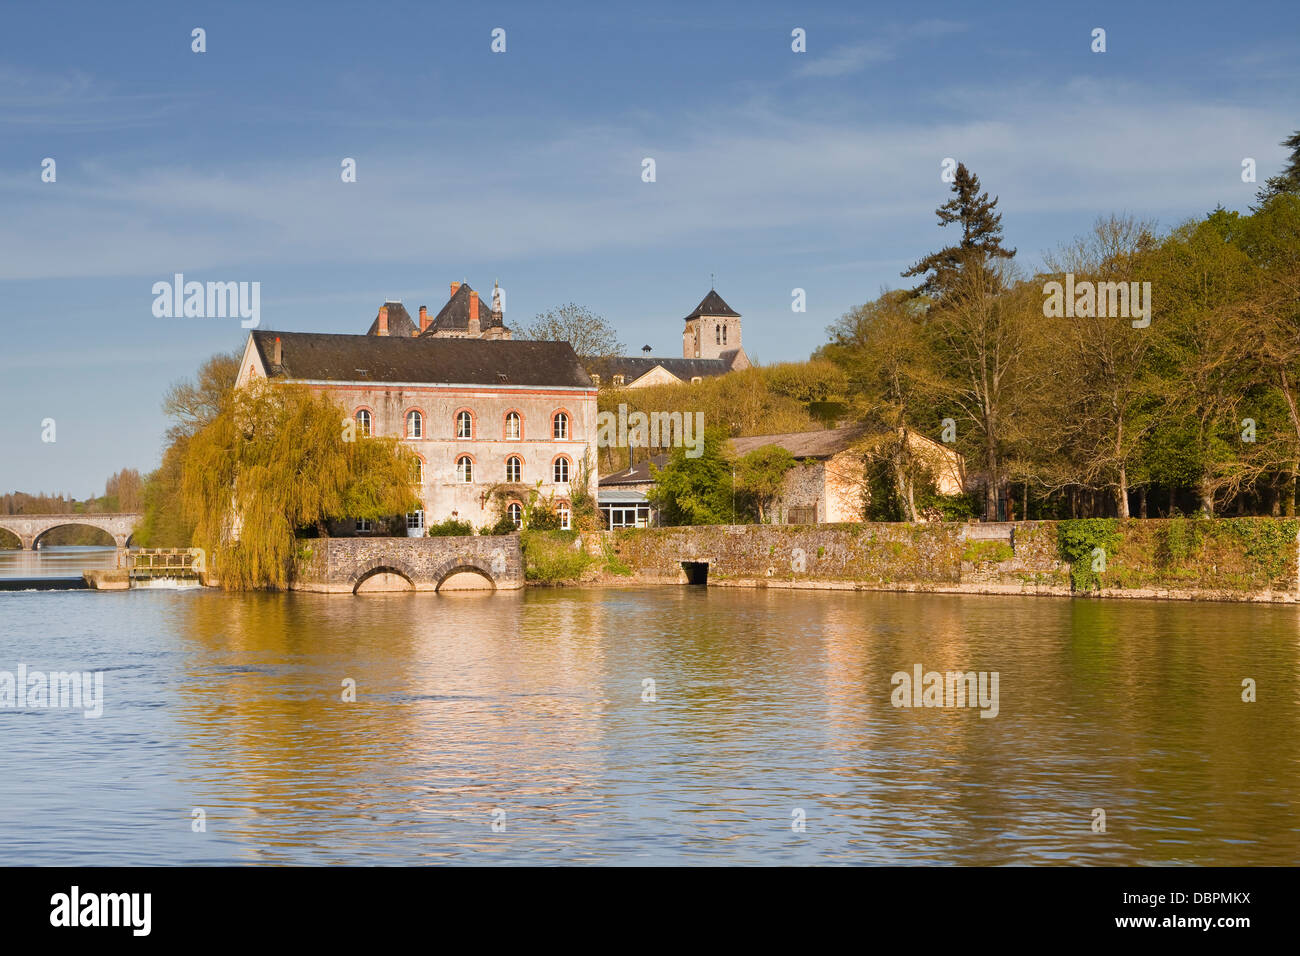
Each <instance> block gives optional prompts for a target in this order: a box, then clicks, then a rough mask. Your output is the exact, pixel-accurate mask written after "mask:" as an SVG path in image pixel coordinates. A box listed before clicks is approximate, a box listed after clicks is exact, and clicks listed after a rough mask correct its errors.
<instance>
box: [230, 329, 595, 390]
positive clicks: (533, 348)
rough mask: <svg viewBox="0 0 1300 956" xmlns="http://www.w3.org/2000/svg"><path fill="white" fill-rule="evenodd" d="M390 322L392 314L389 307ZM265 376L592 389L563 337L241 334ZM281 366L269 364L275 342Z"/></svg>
mask: <svg viewBox="0 0 1300 956" xmlns="http://www.w3.org/2000/svg"><path fill="white" fill-rule="evenodd" d="M389 315H390V321H391V315H392V313H391V312H390V313H389ZM249 334H250V336H251V337H252V340H253V345H254V347H255V348H256V349H257V354H258V357H259V358H260V359H261V362H262V367H263V368H265V369H266V370H267V377H268V378H271V379H297V380H305V381H318V382H319V381H325V382H411V383H418V384H431V385H432V384H455V385H497V386H502V387H505V386H519V385H524V386H529V385H531V386H559V387H565V388H581V389H590V388H592V384H591V378H590V377H589V376H588V375H587V373H586V371H585V370H584V369H583V367H582V363H581V362H579V361H578V356H577V355H575V354H574V352H573V347H572V346H570V345H569V343H568V342H524V341H518V340H510V339H497V340H491V339H458V338H447V339H439V338H434V337H432V336H420V337H417V338H405V339H404V338H400V337H394V336H383V335H334V334H327V333H321V332H273V331H255V332H251V333H249ZM277 338H278V339H279V340H280V352H281V362H282V364H281V365H278V366H274V365H272V364H271V359H272V357H273V356H274V355H275V340H276V339H277Z"/></svg>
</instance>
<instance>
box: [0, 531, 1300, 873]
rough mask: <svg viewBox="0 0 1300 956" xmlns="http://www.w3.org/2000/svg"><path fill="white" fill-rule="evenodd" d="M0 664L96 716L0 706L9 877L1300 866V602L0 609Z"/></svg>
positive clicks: (182, 594) (292, 600) (299, 599)
mask: <svg viewBox="0 0 1300 956" xmlns="http://www.w3.org/2000/svg"><path fill="white" fill-rule="evenodd" d="M110 554H111V552H110ZM14 559H15V556H14V555H13V554H12V553H11V554H9V555H6V556H4V558H3V559H0V573H5V568H6V567H7V568H8V573H9V574H10V576H12V574H13V572H14V568H13V565H12V562H13V560H14ZM27 560H29V561H30V558H28V559H27ZM45 560H46V557H45V556H43V557H41V559H40V561H39V562H38V563H43V562H45ZM54 560H55V561H56V562H57V561H59V560H61V559H57V558H55V559H54ZM5 561H8V562H10V563H9V565H5V564H4V562H5ZM63 563H64V564H66V561H64V562H63ZM30 571H31V569H30V568H27V569H26V573H30ZM916 664H921V665H923V667H924V669H925V670H930V669H934V670H939V671H947V670H957V669H961V670H977V671H987V672H994V671H996V672H997V673H998V674H999V699H998V708H997V709H998V712H997V715H996V716H995V717H992V718H983V717H981V716H980V711H979V710H978V709H973V708H966V709H957V708H954V709H947V708H915V707H895V706H893V704H892V702H891V692H892V690H893V687H892V684H891V675H893V674H894V673H895V672H899V671H904V672H910V671H912V669H913V667H914V665H916ZM19 665H25V666H26V667H27V668H28V670H36V669H39V670H44V671H50V670H67V671H99V672H102V673H103V681H104V683H103V714H102V716H101V717H99V718H86V717H84V716H83V715H82V711H80V710H72V709H46V708H32V707H27V708H23V709H20V708H16V707H12V706H11V707H8V708H0V728H3V741H4V746H3V748H0V846H4V847H5V850H6V854H7V861H8V862H10V863H32V864H109V863H121V864H209V863H211V864H216V863H252V862H268V863H353V864H384V863H425V862H439V861H457V862H472V863H483V862H500V863H505V862H520V863H579V862H597V863H683V862H701V863H737V862H747V863H940V864H1008V863H1082V864H1156V863H1186V864H1193V863H1194V864H1288V865H1294V864H1296V863H1297V862H1300V817H1298V816H1297V797H1300V708H1298V707H1297V704H1300V693H1298V691H1297V683H1296V681H1297V677H1298V676H1300V610H1298V609H1297V608H1294V607H1281V606H1251V605H1237V604H1192V603H1183V602H1177V603H1158V602H1148V601H1113V602H1097V601H1084V600H1073V601H1072V600H1068V599H1052V598H1016V597H992V596H988V597H983V596H969V595H925V594H888V593H844V592H800V591H781V590H775V589H773V590H739V589H730V588H698V587H661V588H636V587H629V588H622V589H609V590H596V589H567V590H530V591H528V592H523V593H501V594H482V593H478V594H475V593H461V594H452V595H435V594H398V595H375V596H369V597H350V596H325V595H306V594H288V595H285V594H247V595H233V594H226V593H221V592H216V591H208V590H203V589H198V588H193V589H184V590H169V589H154V590H134V591H131V592H129V593H96V592H90V591H45V592H3V591H0V671H9V672H14V673H16V672H17V669H18V667H19ZM1245 678H1251V679H1253V680H1254V681H1255V682H1256V684H1257V694H1258V700H1257V701H1256V702H1254V703H1246V702H1243V700H1242V681H1243V679H1245ZM348 681H354V682H355V697H356V700H355V702H347V701H344V700H343V699H342V698H343V696H344V693H345V690H344V688H345V682H348ZM647 681H653V685H652V687H651V685H650V684H648V683H646V682H647ZM651 690H652V691H653V693H651ZM651 696H652V697H653V700H651V699H649V698H650V697H651ZM1094 810H1104V811H1105V832H1095V831H1094V820H1095V819H1096V817H1095V815H1094ZM801 823H802V827H803V828H802V829H800V824H801Z"/></svg>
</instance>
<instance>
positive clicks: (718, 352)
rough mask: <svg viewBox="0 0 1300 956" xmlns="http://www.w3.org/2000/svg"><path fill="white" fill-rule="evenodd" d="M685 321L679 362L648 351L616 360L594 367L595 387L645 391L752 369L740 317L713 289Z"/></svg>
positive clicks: (592, 375) (646, 348)
mask: <svg viewBox="0 0 1300 956" xmlns="http://www.w3.org/2000/svg"><path fill="white" fill-rule="evenodd" d="M684 321H685V322H686V327H685V329H684V330H683V331H682V357H681V358H657V357H655V356H652V355H651V354H650V352H651V349H650V346H648V345H647V346H646V347H645V348H644V349H642V352H643V353H644V354H643V355H641V356H639V357H638V356H634V355H626V356H618V357H616V358H609V359H604V360H601V361H599V362H596V363H593V364H592V367H591V369H590V371H591V377H592V381H594V382H595V383H596V384H597V385H600V384H602V383H603V384H605V385H612V386H614V387H616V388H646V387H647V386H650V385H676V384H679V383H681V382H699V381H702V380H703V379H706V378H711V377H713V376H715V375H725V374H726V373H727V372H733V371H737V370H739V369H745V368H749V366H750V361H749V356H747V355H746V354H745V349H744V346H743V345H741V341H740V335H741V333H740V313H739V312H737V311H736V310H735V309H733V308H732V307H731V306H729V305H727V303H726V302H724V301H723V300H722V296H720V295H718V293H717V292H715V291H713V290H712V289H710V290H709V294H708V295H706V296H705V297H704V298H703V299H702V300H700V304H699V305H697V306H696V307H695V310H694V311H693V312H691V314H690V315H688V316H686V318H685V320H684Z"/></svg>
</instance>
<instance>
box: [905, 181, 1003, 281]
mask: <svg viewBox="0 0 1300 956" xmlns="http://www.w3.org/2000/svg"><path fill="white" fill-rule="evenodd" d="M952 192H953V198H952V199H949V200H948V201H947V202H946V203H944V204H943V205H942V206H940V207H939V208H938V209H936V210H935V215H936V216H938V217H939V225H940V227H947V226H951V225H954V224H958V225H960V226H961V239H960V240H959V241H958V242H957V243H956V244H955V245H950V246H946V247H944V248H943V249H940V250H939V251H938V252H932V253H930V254H929V255H928V256H926V257H925V258H923V259H921V260H920V261H919V262H917V263H916V264H915V265H914V266H912V268H910V269H908V270H907V271H906V272H904V273H903V276H904V277H905V278H906V277H909V276H924V277H925V278H924V281H923V282H922V283H921V284H920V285H919V286H917V287H916V288H915V289H913V290H912V294H913V295H924V296H927V297H928V298H930V299H932V300H935V301H942V300H943V299H944V298H945V297H946V296H947V295H948V294H949V293H950V292H951V291H952V289H953V288H954V287H955V286H956V285H957V280H958V277H959V276H960V275H961V274H963V273H964V272H966V271H967V270H969V269H972V268H974V269H988V268H990V267H991V266H992V264H993V263H994V262H995V261H996V260H998V259H1011V258H1012V257H1014V256H1015V254H1016V250H1014V249H1007V248H1005V247H1004V246H1003V245H1002V214H1001V213H999V212H995V211H994V210H995V209H996V208H997V205H998V200H997V197H996V196H995V197H993V198H992V199H990V198H989V194H988V193H987V192H983V193H981V192H980V179H979V177H978V176H976V175H975V174H974V173H972V172H971V171H970V170H969V169H967V168H966V164H965V163H959V164H958V165H957V173H956V176H955V177H954V179H953V183H952ZM997 275H998V272H997V271H992V272H991V273H990V277H995V276H997Z"/></svg>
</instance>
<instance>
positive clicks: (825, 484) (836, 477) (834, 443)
mask: <svg viewBox="0 0 1300 956" xmlns="http://www.w3.org/2000/svg"><path fill="white" fill-rule="evenodd" d="M872 434H873V433H872V432H871V430H870V429H868V428H867V427H866V426H865V425H849V426H846V427H843V428H830V429H822V430H818V431H810V432H791V433H789V434H785V435H755V436H753V437H750V438H733V439H731V446H732V450H733V451H734V453H735V454H736V456H737V457H739V456H742V455H747V454H749V453H750V452H752V451H755V450H757V449H759V448H764V447H767V446H769V445H778V446H780V447H781V448H784V449H785V450H786V451H788V452H789V453H790V454H791V455H792V456H793V457H794V459H795V466H794V467H793V468H792V469H790V471H789V472H788V473H787V474H786V477H785V490H784V492H783V493H782V495H781V496H780V497H779V498H778V499H777V501H776V502H775V503H774V510H775V514H774V516H773V517H774V520H775V523H778V524H834V523H838V522H852V521H864V520H866V503H867V494H866V490H867V458H866V456H865V455H864V453H863V452H862V450H861V444H862V442H863V441H864V440H865V439H867V438H869V437H870V436H871V435H872ZM908 442H909V444H910V446H911V449H912V453H913V454H914V455H916V456H917V457H919V458H921V459H922V460H924V461H926V462H927V463H928V465H929V467H930V468H931V470H932V471H933V472H934V474H935V483H936V485H937V487H938V490H939V493H940V494H944V495H955V494H960V493H961V491H962V477H961V476H962V462H961V456H960V455H958V454H957V452H955V451H953V450H952V449H951V448H947V447H946V446H944V445H941V444H940V443H938V442H936V441H933V440H931V439H929V438H926V437H925V436H924V435H919V434H917V433H916V432H909V433H908Z"/></svg>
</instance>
